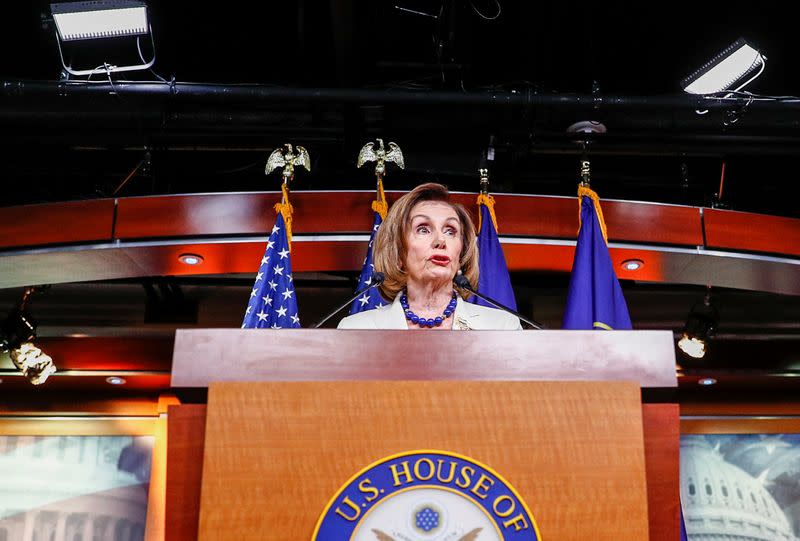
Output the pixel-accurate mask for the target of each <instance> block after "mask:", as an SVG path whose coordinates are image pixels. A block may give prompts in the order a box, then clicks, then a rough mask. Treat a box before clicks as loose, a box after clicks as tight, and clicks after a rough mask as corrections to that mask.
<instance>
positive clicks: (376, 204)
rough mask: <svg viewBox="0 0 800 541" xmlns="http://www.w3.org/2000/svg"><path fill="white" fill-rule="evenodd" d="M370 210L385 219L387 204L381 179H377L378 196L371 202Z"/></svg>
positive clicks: (387, 210) (387, 209)
mask: <svg viewBox="0 0 800 541" xmlns="http://www.w3.org/2000/svg"><path fill="white" fill-rule="evenodd" d="M372 210H374V211H375V212H377V213H378V215H379V216H380V217H381V220H385V219H386V213H387V212H389V204H388V203H386V194H385V193H384V192H383V179H380V178H379V179H378V196H377V199H376V200H375V201H373V202H372Z"/></svg>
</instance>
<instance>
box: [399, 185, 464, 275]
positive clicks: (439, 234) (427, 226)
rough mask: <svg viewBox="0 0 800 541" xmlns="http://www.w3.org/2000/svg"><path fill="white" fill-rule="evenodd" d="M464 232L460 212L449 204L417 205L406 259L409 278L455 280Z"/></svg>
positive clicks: (410, 230) (431, 203) (405, 264)
mask: <svg viewBox="0 0 800 541" xmlns="http://www.w3.org/2000/svg"><path fill="white" fill-rule="evenodd" d="M461 233H462V231H461V222H460V221H459V220H458V214H456V211H455V209H454V208H453V207H451V206H450V205H448V204H447V203H443V202H441V201H423V202H421V203H417V204H416V205H414V207H413V208H412V209H411V227H410V228H409V229H408V233H406V258H405V261H404V262H403V268H404V270H405V271H406V273H407V275H408V279H409V281H412V282H416V283H419V284H425V283H436V282H449V281H452V280H453V277H455V275H456V272H457V271H458V268H459V260H460V257H461V248H462V240H461Z"/></svg>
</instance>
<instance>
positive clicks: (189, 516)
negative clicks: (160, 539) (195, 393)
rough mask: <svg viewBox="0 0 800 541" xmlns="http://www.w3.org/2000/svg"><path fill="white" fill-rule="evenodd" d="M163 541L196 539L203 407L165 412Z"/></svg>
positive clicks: (185, 407) (200, 480) (179, 407)
mask: <svg viewBox="0 0 800 541" xmlns="http://www.w3.org/2000/svg"><path fill="white" fill-rule="evenodd" d="M167 419H168V437H169V449H168V451H167V465H168V467H167V489H166V500H167V506H166V523H167V526H166V538H165V539H166V541H184V540H186V539H197V524H198V519H199V517H200V486H201V484H202V479H203V448H204V441H205V432H206V406H205V405H199V404H185V405H181V406H170V407H169V409H168V412H167Z"/></svg>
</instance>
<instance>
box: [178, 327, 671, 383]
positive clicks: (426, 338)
mask: <svg viewBox="0 0 800 541" xmlns="http://www.w3.org/2000/svg"><path fill="white" fill-rule="evenodd" d="M347 380H350V381H359V380H384V381H418V380H473V381H480V380H486V381H491V380H495V381H536V380H563V381H576V380H584V381H610V380H615V381H620V380H627V381H636V382H638V383H639V385H640V386H642V387H675V386H676V385H677V377H676V374H675V348H674V344H673V338H672V333H671V332H669V331H535V332H534V331H474V332H422V331H419V332H415V331H399V330H398V331H389V330H386V331H372V330H335V329H283V330H265V329H182V330H178V331H177V332H176V335H175V350H174V354H173V360H172V386H173V387H207V386H208V385H209V383H211V382H214V381H347Z"/></svg>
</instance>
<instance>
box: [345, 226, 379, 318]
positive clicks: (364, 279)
mask: <svg viewBox="0 0 800 541" xmlns="http://www.w3.org/2000/svg"><path fill="white" fill-rule="evenodd" d="M382 223H383V219H382V218H381V215H380V214H379V213H378V212H375V219H374V220H373V222H372V234H371V235H370V237H369V244H368V245H367V257H366V258H364V266H363V267H361V276H360V277H359V278H358V286H356V291H358V290H359V289H364V288H365V287H367V286H368V285H370V283H371V281H372V273H373V272H374V271H375V265H374V264H373V263H372V245H373V243H374V242H375V235H377V234H378V229H379V228H380V226H381V224H382ZM384 304H385V301H384V300H383V297H381V294H380V293H379V292H378V290H377V289H376V288H373V289H370V290H369V291H367V292H365V293H364V294H363V295H361V296H360V297H359V298H357V299H356V300H354V301H353V305H352V306H351V307H350V314H351V315H352V314H357V313H358V312H365V311H366V310H372V309H373V308H380V307H381V306H383V305H384Z"/></svg>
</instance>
